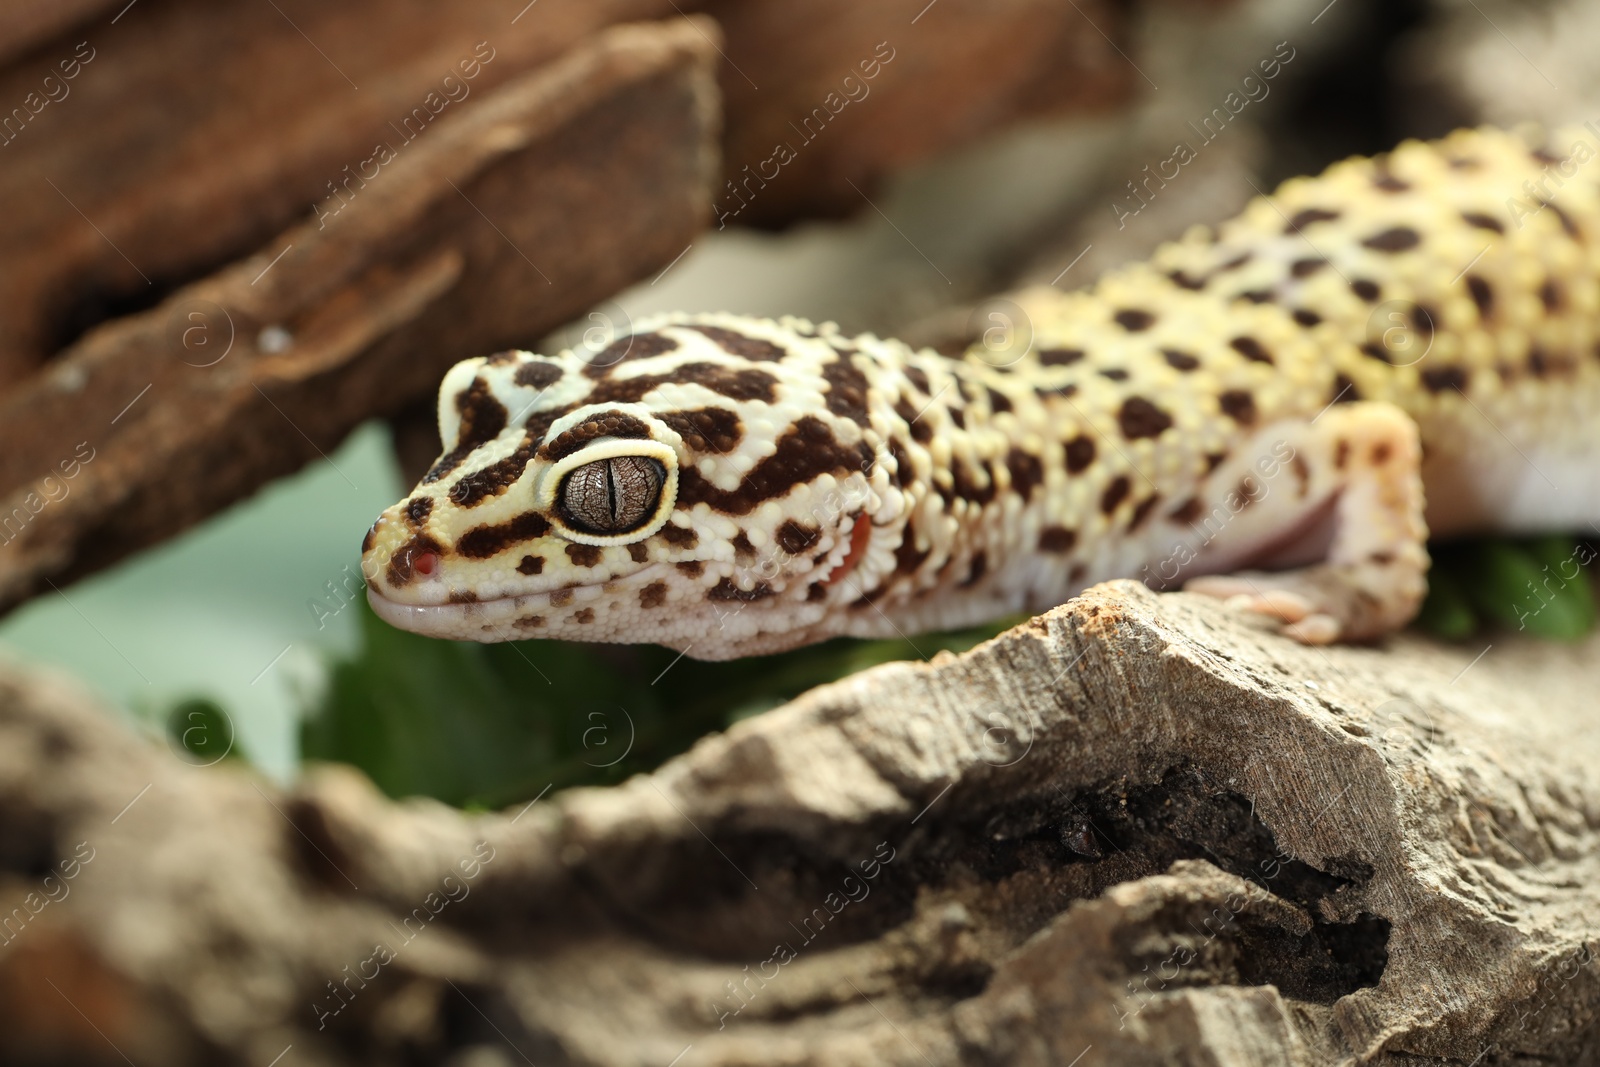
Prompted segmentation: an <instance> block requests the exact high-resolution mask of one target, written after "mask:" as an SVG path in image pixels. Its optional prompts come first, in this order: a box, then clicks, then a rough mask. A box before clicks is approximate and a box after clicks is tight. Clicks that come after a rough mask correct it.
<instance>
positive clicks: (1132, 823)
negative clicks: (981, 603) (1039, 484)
mask: <svg viewBox="0 0 1600 1067" xmlns="http://www.w3.org/2000/svg"><path fill="white" fill-rule="evenodd" d="M1597 653H1600V636H1591V637H1590V638H1589V639H1588V640H1586V641H1585V642H1582V643H1579V644H1576V645H1571V646H1565V645H1553V644H1549V643H1540V642H1536V641H1528V640H1521V639H1517V638H1515V637H1511V638H1499V639H1496V640H1495V642H1494V644H1493V645H1492V647H1490V648H1487V649H1483V650H1480V649H1479V648H1478V647H1475V646H1474V647H1465V648H1462V647H1450V646H1444V645H1440V644H1437V643H1434V642H1431V641H1429V640H1426V639H1424V638H1421V637H1418V636H1415V635H1410V634H1408V635H1402V636H1400V637H1397V638H1395V639H1393V640H1392V641H1390V642H1388V643H1387V644H1386V645H1385V646H1384V647H1381V648H1361V647H1334V648H1328V649H1315V648H1306V647H1302V646H1299V645H1295V644H1293V643H1291V642H1288V641H1286V640H1284V639H1282V638H1279V637H1277V636H1275V635H1271V634H1268V633H1265V632H1263V631H1261V630H1259V629H1256V628H1254V627H1253V626H1251V625H1250V624H1249V623H1247V622H1246V621H1244V620H1242V619H1240V618H1239V617H1238V616H1236V615H1235V614H1233V613H1231V612H1230V611H1229V610H1228V609H1227V608H1226V607H1225V606H1223V605H1220V604H1218V603H1215V602H1212V601H1207V600H1204V599H1200V598H1196V597H1192V596H1188V595H1185V594H1170V595H1158V594H1155V593H1152V592H1149V591H1148V590H1146V589H1144V588H1143V587H1141V586H1138V585H1136V584H1134V583H1131V582H1119V583H1109V584H1107V585H1102V586H1097V587H1095V588H1094V589H1092V590H1090V591H1089V592H1088V593H1086V594H1085V595H1084V596H1082V597H1080V598H1078V599H1076V600H1074V601H1073V602H1071V603H1070V604H1068V605H1066V606H1064V607H1062V608H1059V609H1057V610H1055V611H1052V612H1050V613H1048V614H1046V615H1044V616H1041V617H1039V618H1037V619H1034V620H1032V621H1031V622H1029V623H1027V624H1025V625H1023V626H1021V627H1018V628H1016V629H1014V630H1011V631H1009V632H1007V633H1005V634H1003V635H1002V636H1000V637H999V638H997V639H996V640H994V641H992V642H989V643H987V644H985V645H982V646H980V647H978V648H977V649H975V650H973V651H972V652H970V653H967V654H965V655H962V656H950V655H948V654H941V655H940V656H939V657H937V658H936V659H935V660H933V661H932V662H929V663H907V664H889V665H886V666H883V667H880V668H876V669H873V670H871V671H868V672H865V673H863V674H859V675H856V676H853V677H851V678H847V679H845V680H844V681H842V682H839V683H836V684H833V685H829V686H825V687H822V688H820V689H817V690H814V691H812V692H811V693H809V694H807V695H805V696H804V697H802V698H801V699H799V700H797V701H795V702H794V703H792V704H790V705H788V706H786V707H784V708H780V709H778V710H776V711H773V712H771V713H768V714H765V715H762V716H760V717H758V718H755V719H752V720H747V721H745V722H742V723H740V724H738V725H737V726H735V727H734V728H732V729H730V730H729V731H728V732H727V733H726V734H722V735H714V736H711V737H709V738H707V739H705V740H703V741H702V742H701V743H700V744H699V745H698V746H696V747H695V748H694V749H693V750H692V751H690V752H689V753H687V754H685V755H684V756H682V757H679V758H677V759H675V760H673V761H672V762H670V763H668V764H667V765H665V766H663V767H662V768H661V769H659V770H658V771H656V772H655V773H653V774H651V775H648V776H640V777H637V778H634V779H631V780H629V781H628V782H626V783H625V784H623V785H621V786H619V787H616V788H612V789H586V790H572V791H569V792H565V793H561V794H558V795H554V796H547V797H544V798H543V799H539V800H537V801H536V802H534V803H531V804H526V805H521V806H518V807H514V808H511V809H508V810H506V811H504V812H500V813H485V814H465V813H460V812H456V811H452V810H449V809H446V808H444V807H443V806H441V805H439V804H436V803H433V802H425V801H410V802H405V803H399V804H396V803H392V802H389V801H386V800H384V799H382V798H380V797H379V796H378V795H377V793H376V792H375V790H373V789H372V787H371V786H370V784H369V783H368V782H366V781H365V780H364V779H362V778H361V777H360V776H359V775H357V774H355V773H354V772H351V771H349V770H347V769H342V770H341V769H326V770H323V771H321V772H319V773H317V774H316V775H313V776H312V777H311V778H310V779H309V780H307V781H305V782H303V783H302V784H300V785H297V786H295V787H293V788H288V789H284V788H281V787H279V786H276V785H274V784H271V783H269V782H266V781H262V780H260V779H259V778H258V777H256V776H255V775H253V774H252V773H250V772H248V771H247V770H240V769H234V768H230V767H229V765H228V764H227V763H224V764H222V765H219V766H217V767H213V768H206V769H199V768H195V767H191V766H185V765H184V764H183V763H182V762H181V761H179V760H176V759H174V758H173V757H172V756H171V755H169V754H168V753H166V752H164V751H161V750H160V749H158V748H157V747H155V746H153V745H152V744H150V743H148V742H145V741H141V740H136V739H134V738H132V737H130V736H128V734H127V733H126V732H124V731H123V730H122V729H121V728H120V727H117V726H115V725H113V724H112V723H110V722H109V721H108V720H107V718H106V716H105V715H104V714H103V713H102V712H100V711H98V710H97V709H96V708H95V706H94V702H93V701H92V700H91V699H89V698H88V697H86V696H85V695H83V694H81V693H79V692H77V691H76V690H74V689H71V688H70V687H68V686H66V685H65V684H64V683H62V682H60V681H58V680H54V679H52V678H50V677H46V676H42V675H38V674H34V673H32V672H28V671H23V670H20V669H17V668H7V669H6V670H5V671H4V673H3V675H0V827H3V828H4V831H5V832H4V834H3V835H0V842H4V851H3V853H0V872H3V873H0V905H3V908H0V939H3V941H4V945H3V946H0V991H3V992H4V995H0V1055H4V1056H6V1057H7V1059H8V1060H10V1061H17V1062H45V1061H49V1062H78V1063H100V1062H104V1063H121V1062H124V1060H123V1057H126V1058H127V1059H128V1060H131V1061H132V1062H138V1063H144V1062H152V1063H153V1062H161V1063H170V1064H180V1065H181V1064H186V1063H198V1062H201V1061H202V1060H203V1061H205V1062H252V1063H267V1062H271V1061H272V1059H273V1058H274V1057H276V1056H279V1055H281V1054H283V1053H284V1050H285V1049H286V1048H288V1047H290V1046H292V1048H293V1056H294V1057H295V1062H297V1063H312V1064H346V1063H348V1064H355V1063H389V1062H415V1061H418V1060H426V1061H428V1062H450V1063H522V1062H534V1063H540V1064H544V1063H578V1064H619V1065H620V1064H629V1065H633V1064H651V1063H654V1064H665V1063H669V1062H672V1061H673V1059H674V1057H679V1056H681V1057H683V1058H682V1060H681V1061H680V1062H683V1063H696V1064H768V1063H770V1064H778V1063H783V1064H810V1063H817V1064H823V1063H828V1064H837V1063H869V1062H870V1063H899V1064H922V1065H925V1067H926V1065H944V1064H958V1063H998V1062H1005V1063H1019V1064H1041V1065H1042V1064H1068V1063H1077V1064H1079V1065H1080V1067H1092V1065H1095V1064H1118V1065H1123V1064H1142V1063H1150V1064H1156V1063H1211V1064H1222V1065H1234V1064H1239V1065H1245V1064H1263V1063H1274V1064H1276V1063H1288V1064H1335V1063H1340V1064H1348V1063H1357V1062H1359V1063H1375V1064H1416V1063H1420V1062H1428V1063H1443V1064H1457V1065H1466V1064H1486V1063H1501V1064H1505V1063H1523V1062H1532V1061H1535V1060H1537V1061H1539V1062H1562V1063H1576V1062H1587V1057H1591V1056H1592V1055H1594V1053H1595V1045H1596V1035H1597V1034H1600V1025H1597V1020H1600V996H1597V994H1600V968H1596V966H1595V965H1594V958H1595V952H1594V949H1593V947H1592V945H1591V940H1592V937H1593V931H1594V929H1595V927H1596V922H1597V919H1600V888H1597V887H1600V878H1597V877H1596V875H1597V871H1596V860H1595V857H1596V856H1597V855H1600V771H1597V770H1596V768H1597V767H1600V734H1597V733H1596V731H1595V730H1594V729H1593V728H1592V725H1591V723H1590V722H1589V719H1590V717H1591V709H1592V703H1593V699H1592V695H1593V692H1594V689H1595V686H1596V684H1597V683H1600V666H1597V664H1600V656H1597ZM690 1050H692V1051H690Z"/></svg>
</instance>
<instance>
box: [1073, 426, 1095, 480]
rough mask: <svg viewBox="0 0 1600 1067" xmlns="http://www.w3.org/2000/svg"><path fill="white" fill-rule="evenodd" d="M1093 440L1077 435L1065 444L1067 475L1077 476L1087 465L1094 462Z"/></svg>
mask: <svg viewBox="0 0 1600 1067" xmlns="http://www.w3.org/2000/svg"><path fill="white" fill-rule="evenodd" d="M1094 455H1095V448H1094V439H1093V438H1091V437H1087V436H1084V435H1082V434H1079V435H1078V436H1077V437H1074V438H1073V439H1072V440H1070V441H1068V442H1067V445H1066V457H1067V473H1068V474H1077V473H1078V472H1079V471H1081V470H1083V469H1084V468H1085V467H1087V466H1088V465H1089V464H1091V463H1093V462H1094Z"/></svg>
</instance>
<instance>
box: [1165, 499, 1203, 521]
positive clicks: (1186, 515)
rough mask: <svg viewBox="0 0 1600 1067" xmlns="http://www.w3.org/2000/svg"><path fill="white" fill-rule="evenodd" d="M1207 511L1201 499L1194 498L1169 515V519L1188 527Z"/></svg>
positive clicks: (1174, 509)
mask: <svg viewBox="0 0 1600 1067" xmlns="http://www.w3.org/2000/svg"><path fill="white" fill-rule="evenodd" d="M1204 510H1205V505H1204V504H1202V503H1200V498H1199V497H1197V496H1192V497H1190V498H1189V499H1188V500H1185V501H1184V502H1183V503H1181V504H1179V505H1178V506H1177V507H1175V508H1173V509H1172V510H1171V511H1170V512H1168V513H1167V518H1168V519H1170V520H1172V521H1173V522H1175V523H1178V524H1180V525H1182V526H1188V525H1190V524H1191V523H1193V522H1194V520H1196V519H1198V518H1199V517H1200V513H1201V512H1202V511H1204Z"/></svg>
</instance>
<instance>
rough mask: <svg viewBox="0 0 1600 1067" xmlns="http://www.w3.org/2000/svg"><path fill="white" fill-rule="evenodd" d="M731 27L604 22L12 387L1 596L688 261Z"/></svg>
mask: <svg viewBox="0 0 1600 1067" xmlns="http://www.w3.org/2000/svg"><path fill="white" fill-rule="evenodd" d="M714 32H715V30H714V27H712V26H711V24H710V23H705V24H704V25H696V24H694V23H690V22H685V21H682V20H680V21H677V22H674V23H669V24H659V25H651V26H639V27H620V28H616V29H612V30H608V31H606V32H604V33H602V34H601V35H599V36H598V37H597V38H595V39H594V40H593V42H592V43H590V44H588V45H586V46H584V47H582V48H580V49H577V50H575V51H574V52H573V53H572V54H570V55H569V56H567V57H565V58H564V59H562V60H561V61H560V62H558V63H556V64H553V65H551V66H550V67H548V68H547V69H543V70H540V71H536V72H534V73H532V74H529V75H526V76H525V77H524V78H522V79H518V80H516V81H513V82H510V83H508V84H506V85H504V86H503V87H501V88H500V89H499V90H498V91H497V92H496V93H495V94H493V96H491V97H490V98H488V99H486V100H484V101H483V102H482V103H481V104H480V105H479V106H478V107H477V108H475V109H472V110H468V111H464V112H463V113H462V114H461V115H460V116H458V118H457V119H456V121H453V122H450V123H448V124H444V123H441V125H440V127H439V129H437V130H429V131H427V134H426V135H425V136H422V137H419V138H418V139H417V140H416V141H415V143H414V144H409V145H406V144H404V143H403V142H402V146H401V148H400V149H399V150H398V152H397V154H396V157H395V158H394V159H393V160H392V161H390V162H386V163H385V164H384V165H383V168H382V170H380V172H379V174H378V177H377V178H375V179H373V180H371V181H370V182H368V183H366V184H365V186H364V187H362V188H360V189H359V190H357V195H353V196H352V197H351V198H350V199H349V200H348V201H341V202H340V203H341V204H342V206H341V207H340V208H339V209H338V210H337V212H336V213H335V212H333V211H331V210H330V212H328V213H326V214H324V215H323V216H321V217H319V218H316V219H311V220H307V221H305V222H302V223H301V224H300V225H298V226H296V227H293V228H291V229H290V230H288V231H286V232H285V233H283V234H281V235H279V236H278V237H276V238H273V239H272V240H270V241H268V242H267V243H266V244H264V245H263V246H262V247H261V249H260V251H259V252H257V253H256V254H255V255H253V256H251V257H249V258H248V259H245V260H242V261H240V262H238V263H235V264H232V265H230V266H228V267H226V268H224V269H223V270H221V271H219V272H217V273H216V274H214V275H212V276H210V277H208V278H205V279H203V280H202V281H199V282H196V283H194V284H192V285H188V286H185V287H183V288H182V289H180V290H178V291H177V292H175V293H174V294H173V295H172V296H171V297H169V298H168V299H166V300H164V301H163V302H162V303H161V304H160V305H159V306H158V307H155V308H152V309H151V310H149V311H146V312H142V313H139V314H136V315H129V316H124V317H122V318H120V319H116V320H114V321H112V322H110V323H108V324H106V325H104V326H102V327H101V328H99V329H97V330H95V331H93V332H92V333H90V334H89V335H87V336H85V337H84V338H83V339H82V340H81V341H79V342H78V343H77V344H75V345H73V346H72V347H71V348H70V349H69V350H68V351H66V352H65V353H63V354H62V355H61V356H60V357H58V358H57V359H56V360H55V361H54V362H53V364H52V366H51V368H50V370H49V372H48V373H45V374H41V375H37V376H35V377H33V378H30V379H29V380H28V381H27V382H26V383H25V384H24V385H23V386H21V387H20V388H17V389H14V390H13V391H11V392H10V393H7V394H5V395H3V396H0V540H3V541H4V543H3V544H0V607H9V606H11V605H14V604H16V603H17V602H18V601H19V600H21V599H22V598H25V597H27V596H29V595H31V594H32V593H34V592H37V591H39V590H40V589H47V588H48V587H49V583H52V582H54V583H58V584H59V583H61V582H64V581H68V580H71V579H72V578H74V577H76V576H78V575H81V574H84V573H87V572H88V571H91V570H94V569H96V568H98V567H102V566H104V565H106V564H108V563H110V562H112V561H114V560H116V559H118V558H120V557H121V556H123V555H126V554H127V553H128V552H131V551H133V550H135V549H137V548H140V547H143V546H145V545H148V544H151V543H154V542H156V541H158V540H160V539H161V538H163V537H167V536H170V535H171V534H173V533H175V532H177V531H179V530H181V529H184V528H185V527H186V526H188V525H190V524H192V523H194V522H196V521H198V520H199V519H201V518H203V517H205V516H206V515H209V514H210V513H212V512H213V511H215V510H217V509H218V508H220V507H223V506H224V505H226V504H228V503H231V502H232V501H234V500H237V499H239V498H240V497H242V496H244V495H246V494H248V493H250V492H252V491H253V490H254V489H255V488H257V487H258V486H260V485H261V484H262V483H264V482H265V481H267V480H269V479H270V478H273V477H276V476H278V475H281V474H284V473H287V472H289V471H292V470H294V469H296V468H297V467H299V466H300V465H301V464H303V463H304V462H306V461H307V460H308V459H311V458H315V457H317V456H319V455H325V454H326V453H327V452H328V451H329V450H331V449H332V448H333V446H334V445H335V444H336V443H337V442H338V441H339V440H340V439H341V438H342V437H343V436H344V435H345V433H347V432H348V431H349V429H350V428H351V427H353V426H354V425H356V424H357V423H358V422H360V421H361V420H362V419H364V418H367V417H370V416H372V415H374V414H384V413H388V412H392V411H394V410H397V409H398V408H400V407H401V406H402V405H404V404H405V403H406V402H408V401H411V400H413V399H414V398H416V397H418V396H421V395H424V394H430V393H432V392H433V391H434V390H435V389H437V387H438V382H439V379H440V377H441V376H442V375H443V374H444V372H445V370H447V369H448V368H449V367H450V365H451V364H453V363H455V362H456V361H458V360H461V359H465V358H467V357H469V356H473V355H481V354H483V353H486V352H493V351H495V350H497V349H501V348H505V347H508V346H511V345H513V344H515V343H517V342H518V341H521V340H523V339H526V338H528V337H532V336H538V335H539V334H540V333H542V332H545V331H547V330H549V329H552V328H554V327H555V326H556V325H558V324H560V323H562V322H565V321H567V320H569V319H571V318H572V317H573V316H575V315H576V314H577V313H578V312H579V311H581V310H582V309H584V308H586V307H588V306H590V305H592V304H593V303H595V302H597V301H599V300H600V299H602V298H603V297H604V296H606V295H608V294H610V293H614V292H616V291H617V290H618V289H621V288H622V287H624V286H625V285H627V284H629V283H630V282H632V281H634V280H635V279H638V278H640V277H642V276H644V275H646V274H647V273H648V272H650V271H652V270H654V269H656V268H658V267H659V265H660V264H663V263H666V262H668V261H670V260H671V259H672V258H673V257H674V256H676V255H678V254H679V253H680V252H682V250H683V249H684V248H685V247H686V246H687V245H688V244H689V242H690V241H691V240H692V239H693V237H694V235H695V233H696V232H697V231H698V230H699V229H700V228H701V227H702V226H703V225H704V223H705V221H706V214H707V200H708V188H709V186H710V183H711V182H712V180H713V177H714V175H715V166H716V149H715V136H716V133H717V130H718V114H717V108H716V102H715V97H716V89H715V84H714V82H713V80H712V74H711V63H712V61H713V60H714V59H715V57H716V50H715V45H714V44H713V43H712V41H711V39H710V36H711V35H712V34H714ZM619 146H624V147H622V148H620V149H619ZM80 461H82V462H80ZM64 463H71V464H72V467H71V468H70V469H71V477H67V470H68V469H69V468H67V467H61V468H60V469H57V466H58V464H64ZM356 536H359V534H357V535H356Z"/></svg>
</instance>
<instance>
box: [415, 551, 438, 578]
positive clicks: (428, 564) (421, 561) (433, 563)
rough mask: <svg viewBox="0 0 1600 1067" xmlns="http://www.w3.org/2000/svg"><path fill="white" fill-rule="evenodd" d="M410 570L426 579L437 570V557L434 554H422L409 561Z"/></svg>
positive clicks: (436, 554)
mask: <svg viewBox="0 0 1600 1067" xmlns="http://www.w3.org/2000/svg"><path fill="white" fill-rule="evenodd" d="M411 569H412V570H413V571H415V572H416V573H417V574H420V575H422V576H423V577H424V578H427V577H429V576H431V575H432V574H433V572H434V571H436V570H438V569H439V556H438V553H435V552H424V553H422V554H421V555H420V556H418V557H417V558H416V559H414V560H412V561H411Z"/></svg>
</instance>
